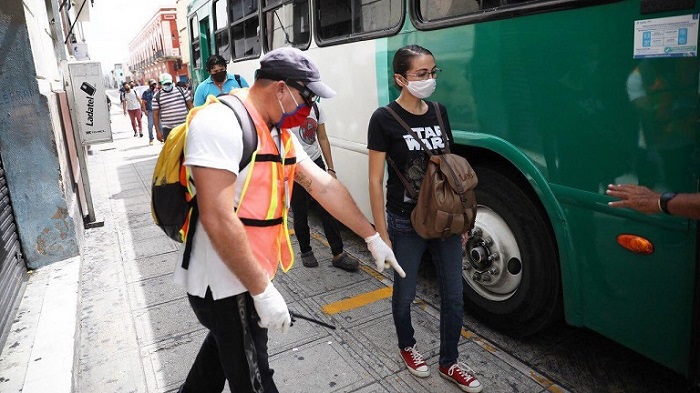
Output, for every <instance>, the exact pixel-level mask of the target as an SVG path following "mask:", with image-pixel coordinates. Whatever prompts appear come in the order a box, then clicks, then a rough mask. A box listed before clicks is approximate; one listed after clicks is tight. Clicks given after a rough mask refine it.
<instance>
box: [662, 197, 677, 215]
mask: <svg viewBox="0 0 700 393" xmlns="http://www.w3.org/2000/svg"><path fill="white" fill-rule="evenodd" d="M676 195H678V194H676V193H675V192H664V193H663V194H661V196H660V197H659V209H660V210H661V211H662V212H664V213H666V214H671V213H669V211H668V202H669V201H670V200H671V199H673V198H675V197H676Z"/></svg>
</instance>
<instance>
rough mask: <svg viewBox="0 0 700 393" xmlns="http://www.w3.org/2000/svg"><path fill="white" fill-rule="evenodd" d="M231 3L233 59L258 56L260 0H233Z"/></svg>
mask: <svg viewBox="0 0 700 393" xmlns="http://www.w3.org/2000/svg"><path fill="white" fill-rule="evenodd" d="M230 4H231V17H232V18H231V19H232V21H231V41H233V59H234V60H242V59H250V58H254V57H258V56H259V55H260V39H259V38H258V30H259V27H260V22H259V20H258V13H257V11H258V2H257V1H255V0H232V1H231V2H230Z"/></svg>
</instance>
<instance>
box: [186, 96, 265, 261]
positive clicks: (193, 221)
mask: <svg viewBox="0 0 700 393" xmlns="http://www.w3.org/2000/svg"><path fill="white" fill-rule="evenodd" d="M229 97H230V98H229ZM217 98H218V99H219V102H221V103H222V104H224V105H226V106H227V107H228V108H229V109H231V110H232V111H233V114H234V115H236V119H238V124H240V125H241V129H242V130H243V155H242V156H241V162H240V163H239V164H238V170H239V171H241V170H243V168H245V167H246V165H248V164H249V163H250V160H251V159H252V158H253V153H254V152H255V149H256V148H257V147H258V133H257V132H256V130H255V127H254V126H253V119H251V118H250V115H249V114H248V111H247V110H246V109H245V106H243V103H242V102H241V100H240V99H239V98H238V97H236V96H232V95H229V94H222V95H220V96H219V97H217ZM244 119H245V120H246V121H244ZM190 204H191V205H192V214H191V215H190V228H189V230H188V231H187V239H185V253H184V254H183V255H182V268H183V269H185V270H187V268H188V267H189V266H190V257H191V255H192V243H193V240H194V234H195V232H196V231H197V219H198V218H199V207H198V205H197V196H196V195H195V196H194V198H192V200H191V201H190Z"/></svg>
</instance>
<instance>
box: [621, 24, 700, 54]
mask: <svg viewBox="0 0 700 393" xmlns="http://www.w3.org/2000/svg"><path fill="white" fill-rule="evenodd" d="M697 55H698V14H692V15H681V16H672V17H669V18H657V19H644V20H637V21H635V22H634V54H633V57H634V58H635V59H643V58H649V57H695V56H697Z"/></svg>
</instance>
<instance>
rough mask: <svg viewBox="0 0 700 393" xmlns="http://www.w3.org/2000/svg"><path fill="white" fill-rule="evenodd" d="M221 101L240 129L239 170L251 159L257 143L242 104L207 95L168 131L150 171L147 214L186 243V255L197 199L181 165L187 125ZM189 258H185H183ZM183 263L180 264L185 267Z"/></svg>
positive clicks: (193, 223) (230, 97)
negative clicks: (241, 153)
mask: <svg viewBox="0 0 700 393" xmlns="http://www.w3.org/2000/svg"><path fill="white" fill-rule="evenodd" d="M218 102H220V103H222V104H224V105H226V106H227V107H229V108H230V109H231V110H232V111H233V113H234V114H235V115H236V118H237V119H238V122H239V124H240V125H241V129H242V130H243V156H242V158H241V162H240V165H239V168H240V169H243V168H244V167H245V166H246V165H248V163H249V162H250V160H251V157H252V156H253V153H254V152H255V150H256V148H257V145H258V138H257V133H256V131H255V127H254V125H253V120H252V119H251V118H250V116H249V115H248V112H247V111H246V109H245V106H243V103H242V102H241V101H240V100H239V99H238V98H237V97H235V96H232V95H221V96H219V97H213V96H210V97H209V99H207V102H206V103H205V104H204V105H201V106H198V107H196V108H194V109H192V110H191V111H190V113H189V114H188V115H187V120H186V121H185V123H184V124H180V125H178V126H176V127H175V128H173V129H172V130H170V133H169V134H168V138H167V139H166V140H165V145H163V149H162V150H161V151H160V154H159V155H158V161H157V162H156V166H155V168H154V170H153V179H152V182H151V215H152V216H153V221H154V222H155V223H156V225H158V226H159V227H160V228H161V229H162V230H163V232H165V234H166V235H168V237H170V238H171V239H173V240H175V241H177V242H180V243H187V247H188V249H187V250H186V253H185V254H186V255H189V247H191V241H190V239H191V238H192V237H193V236H194V229H195V228H196V222H197V217H198V215H199V210H198V209H197V200H196V199H197V198H196V195H194V190H191V189H190V187H189V184H190V182H189V180H190V177H191V174H190V171H189V169H188V168H187V167H186V166H184V165H182V163H183V161H184V159H185V157H184V154H183V151H184V148H185V141H186V139H187V126H188V124H189V123H190V121H191V119H192V117H193V116H195V115H196V113H197V112H198V111H199V110H201V109H202V108H204V107H205V106H207V105H210V104H212V103H218ZM186 259H187V260H189V258H186ZM186 265H187V263H186V262H183V267H184V268H185V269H186V268H187V266H186Z"/></svg>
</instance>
